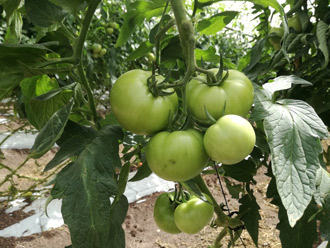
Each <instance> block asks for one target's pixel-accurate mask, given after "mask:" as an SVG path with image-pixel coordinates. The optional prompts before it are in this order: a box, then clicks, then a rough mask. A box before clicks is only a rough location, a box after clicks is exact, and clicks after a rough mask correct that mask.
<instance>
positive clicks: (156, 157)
mask: <svg viewBox="0 0 330 248" xmlns="http://www.w3.org/2000/svg"><path fill="white" fill-rule="evenodd" d="M146 158H147V161H148V165H149V167H150V169H151V170H152V171H153V172H154V173H155V174H156V175H158V176H159V177H161V178H163V179H165V180H170V181H177V182H181V181H186V180H189V179H191V178H193V177H195V176H197V175H198V174H199V173H201V172H202V170H203V169H204V167H205V165H206V162H207V161H208V159H209V157H208V156H207V154H206V152H205V149H204V145H203V135H202V134H201V133H200V132H199V131H197V130H194V129H188V130H186V131H174V132H167V131H164V132H160V133H157V134H156V135H155V136H153V137H152V138H151V139H150V141H149V142H148V144H147V147H146Z"/></svg>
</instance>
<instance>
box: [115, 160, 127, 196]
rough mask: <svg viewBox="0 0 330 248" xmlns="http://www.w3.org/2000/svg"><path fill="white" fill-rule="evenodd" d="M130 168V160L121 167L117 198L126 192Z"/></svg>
mask: <svg viewBox="0 0 330 248" xmlns="http://www.w3.org/2000/svg"><path fill="white" fill-rule="evenodd" d="M130 168H131V163H130V162H127V163H125V165H124V166H123V167H121V170H120V174H119V179H118V194H117V197H116V198H118V197H121V196H122V195H123V194H124V192H125V189H126V185H127V180H128V175H129V171H130Z"/></svg>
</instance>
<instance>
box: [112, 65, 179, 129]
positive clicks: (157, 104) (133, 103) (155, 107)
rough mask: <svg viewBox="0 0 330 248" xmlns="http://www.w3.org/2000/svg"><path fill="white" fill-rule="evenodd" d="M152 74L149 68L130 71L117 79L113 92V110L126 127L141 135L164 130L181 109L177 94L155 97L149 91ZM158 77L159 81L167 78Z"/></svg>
mask: <svg viewBox="0 0 330 248" xmlns="http://www.w3.org/2000/svg"><path fill="white" fill-rule="evenodd" d="M150 76H151V72H149V71H143V70H140V69H136V70H131V71H128V72H126V73H124V74H123V75H121V76H120V77H119V78H118V79H117V81H116V82H115V84H114V85H113V87H112V89H111V92H110V104H111V109H112V111H113V113H114V115H115V117H116V118H117V120H118V122H119V123H120V124H121V125H122V127H124V128H125V129H127V130H129V131H131V132H133V133H136V134H141V135H144V134H152V133H155V132H158V131H160V130H163V129H164V128H165V127H166V126H167V125H168V121H169V120H172V119H173V117H174V115H175V114H176V112H177V109H178V96H177V94H176V93H174V94H172V95H170V96H158V97H155V96H154V95H153V94H152V93H151V92H150V91H149V89H148V85H147V79H148V78H149V77H150ZM156 78H157V80H158V82H161V81H163V80H164V78H163V77H162V76H157V77H156ZM169 91H173V89H169ZM169 115H170V118H169Z"/></svg>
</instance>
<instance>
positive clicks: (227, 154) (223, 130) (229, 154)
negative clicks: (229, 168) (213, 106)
mask: <svg viewBox="0 0 330 248" xmlns="http://www.w3.org/2000/svg"><path fill="white" fill-rule="evenodd" d="M255 142H256V135H255V133H254V130H253V127H252V126H251V124H250V123H249V122H248V121H247V120H245V119H244V118H243V117H240V116H238V115H225V116H223V117H221V118H220V119H219V120H218V121H217V122H216V123H215V124H213V125H212V126H211V127H209V128H208V129H207V131H206V133H205V136H204V145H205V150H206V152H207V154H208V155H209V156H210V157H211V158H212V159H213V160H214V161H217V162H220V163H223V164H236V163H238V162H239V161H241V160H243V159H244V158H245V157H246V156H248V155H249V154H250V153H251V152H252V150H253V147H254V145H255Z"/></svg>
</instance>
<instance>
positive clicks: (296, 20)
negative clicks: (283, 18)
mask: <svg viewBox="0 0 330 248" xmlns="http://www.w3.org/2000/svg"><path fill="white" fill-rule="evenodd" d="M288 25H289V27H292V28H293V29H294V30H296V31H297V32H301V31H302V25H301V21H300V17H299V15H294V16H293V17H291V18H290V19H289V20H288Z"/></svg>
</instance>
